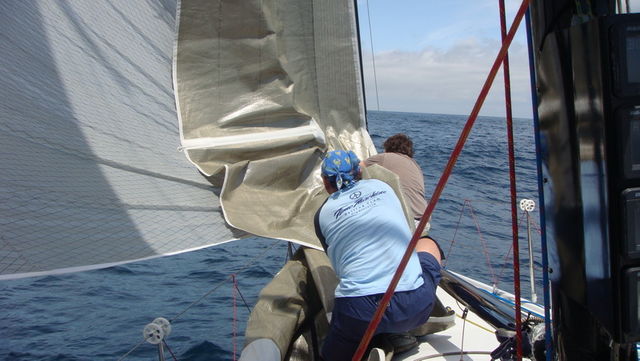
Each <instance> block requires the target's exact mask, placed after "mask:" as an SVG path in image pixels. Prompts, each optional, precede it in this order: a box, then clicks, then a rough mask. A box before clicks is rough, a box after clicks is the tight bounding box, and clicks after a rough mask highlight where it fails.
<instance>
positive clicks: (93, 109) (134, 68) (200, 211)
mask: <svg viewBox="0 0 640 361" xmlns="http://www.w3.org/2000/svg"><path fill="white" fill-rule="evenodd" d="M175 10H176V3H175V1H172V0H164V1H129V0H117V1H116V0H109V1H10V0H7V1H0V147H1V149H2V152H1V154H0V278H12V277H21V276H28V275H38V274H47V273H52V272H64V271H73V270H81V269H89V268H97V267H103V266H106V265H111V264H116V263H121V262H125V261H132V260H137V259H144V258H148V257H155V256H159V255H167V254H173V253H178V252H183V251H185V250H190V249H198V248H202V247H205V246H208V245H212V244H216V243H220V242H224V241H228V240H230V239H233V238H237V237H240V236H242V235H243V234H244V233H243V232H239V231H233V230H232V229H231V228H230V227H228V226H227V225H226V224H225V222H224V219H223V217H222V213H221V212H220V209H219V205H218V203H217V199H216V195H215V191H216V189H215V188H214V187H212V186H211V184H210V183H208V182H207V181H206V180H205V179H204V178H203V177H202V176H201V175H200V174H198V172H197V170H195V169H194V168H193V167H192V165H191V164H190V163H189V162H188V161H186V160H185V159H184V156H183V154H181V153H180V152H178V151H177V148H178V146H179V130H178V124H177V123H178V122H177V116H176V112H175V106H174V96H173V90H172V81H171V65H172V64H171V63H172V61H171V59H172V52H173V46H174V39H175Z"/></svg>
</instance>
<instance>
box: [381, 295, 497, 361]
mask: <svg viewBox="0 0 640 361" xmlns="http://www.w3.org/2000/svg"><path fill="white" fill-rule="evenodd" d="M437 294H438V297H439V298H440V300H441V301H442V303H443V304H444V305H445V306H449V307H451V309H453V310H454V311H455V312H456V324H455V326H454V327H451V328H449V329H447V330H445V331H442V332H438V333H436V334H431V335H426V336H424V337H421V338H419V339H418V340H419V341H420V344H419V346H418V348H414V349H412V350H410V351H407V352H404V353H402V354H399V355H395V356H394V357H393V360H394V361H400V360H406V361H418V360H461V359H462V360H489V359H490V358H491V357H490V356H489V353H490V352H491V351H493V350H495V349H496V348H497V347H498V345H499V343H498V340H497V339H496V336H495V335H494V331H495V328H494V327H493V326H491V325H489V324H488V323H487V322H485V321H483V320H482V319H481V318H480V317H478V316H477V315H475V314H474V313H472V312H469V313H468V314H467V317H466V320H463V318H462V314H463V310H464V306H463V305H459V304H458V303H457V301H456V300H455V299H454V298H453V297H451V296H450V295H449V294H448V293H447V292H445V291H444V290H443V289H441V288H438V291H437ZM461 355H462V358H461Z"/></svg>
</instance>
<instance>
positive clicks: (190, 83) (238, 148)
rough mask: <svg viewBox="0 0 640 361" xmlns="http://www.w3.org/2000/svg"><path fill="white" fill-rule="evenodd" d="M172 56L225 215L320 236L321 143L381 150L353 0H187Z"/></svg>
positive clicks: (291, 234)
mask: <svg viewBox="0 0 640 361" xmlns="http://www.w3.org/2000/svg"><path fill="white" fill-rule="evenodd" d="M174 60H175V67H174V72H175V74H174V77H175V81H176V96H177V97H176V98H177V104H178V111H179V115H180V119H181V121H180V124H181V136H182V138H181V139H182V145H183V147H184V149H185V151H186V153H187V156H188V158H189V159H190V160H191V161H192V162H193V163H194V164H195V165H196V166H197V167H198V169H199V170H200V171H201V172H202V173H203V174H205V175H207V176H208V177H209V179H210V180H211V181H212V183H213V184H219V185H222V186H223V189H222V193H221V196H220V199H221V204H222V207H223V211H224V214H225V216H226V219H227V221H228V223H229V224H231V225H233V226H234V227H236V228H239V229H242V230H245V231H247V232H249V233H252V234H257V235H260V236H264V237H272V238H280V239H287V240H292V241H295V242H298V243H301V244H305V245H310V246H316V247H317V246H319V243H318V240H317V239H316V237H315V233H314V231H313V214H314V213H315V211H316V210H317V209H318V208H319V206H320V205H321V203H322V202H323V201H324V199H325V198H326V193H325V192H324V188H323V187H322V183H321V180H320V172H319V164H320V162H321V159H322V155H323V154H324V152H325V151H326V150H327V149H336V148H340V149H352V150H354V151H355V152H356V153H357V154H358V155H359V156H360V157H363V156H366V155H368V154H369V153H370V152H372V151H373V152H375V149H374V148H373V144H372V142H371V139H370V138H369V135H368V134H367V132H366V129H365V121H364V107H363V99H362V97H363V95H362V83H361V76H360V62H359V56H358V37H357V29H356V26H355V9H354V4H353V2H351V1H300V0H278V1H262V0H253V1H251V0H249V1H241V2H239V1H208V0H194V1H183V2H182V3H181V6H180V10H179V26H178V39H177V47H176V57H175V59H174Z"/></svg>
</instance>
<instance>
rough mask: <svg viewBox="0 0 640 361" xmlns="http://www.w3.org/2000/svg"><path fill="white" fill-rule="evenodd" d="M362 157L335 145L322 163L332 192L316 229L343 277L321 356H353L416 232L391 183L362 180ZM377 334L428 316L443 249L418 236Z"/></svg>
mask: <svg viewBox="0 0 640 361" xmlns="http://www.w3.org/2000/svg"><path fill="white" fill-rule="evenodd" d="M359 164H360V160H359V159H358V157H357V156H356V155H355V154H354V153H353V152H352V151H344V150H335V151H331V152H329V153H327V155H326V157H325V159H324V160H323V162H322V180H323V182H324V187H325V189H326V190H327V192H328V193H329V197H328V198H327V200H326V201H325V203H324V204H323V205H322V206H321V207H320V209H319V210H318V212H317V213H316V216H315V229H316V234H317V235H318V238H319V239H320V242H321V243H322V245H323V247H324V248H325V250H326V252H327V255H328V256H329V259H330V260H331V264H332V265H333V268H334V270H335V272H336V275H337V276H338V279H339V283H338V286H337V287H336V290H335V297H336V298H335V303H334V308H333V312H332V317H331V325H330V330H329V333H328V335H327V337H326V339H325V343H324V345H323V347H322V352H321V354H322V357H323V358H324V359H325V360H327V361H329V360H332V361H336V360H338V361H339V360H351V357H353V354H354V353H355V351H356V349H357V347H358V344H359V343H360V340H361V338H362V336H363V335H364V332H365V330H366V328H367V326H368V324H369V321H370V320H371V319H372V317H373V314H374V313H375V310H376V308H377V307H378V303H379V301H380V300H381V299H382V296H383V295H384V292H385V291H386V290H387V287H388V286H389V283H390V282H391V279H392V278H393V275H394V273H395V271H396V269H397V267H398V265H399V264H400V260H401V259H402V256H403V255H404V252H405V250H406V248H407V246H408V244H409V241H410V239H411V236H412V234H411V230H410V228H409V225H408V224H407V220H406V218H405V216H404V212H403V210H402V205H401V203H400V200H399V199H398V197H397V196H396V195H395V193H394V191H393V189H392V188H391V187H390V186H389V185H387V184H386V183H384V182H382V181H380V180H377V179H366V180H360V166H359ZM416 251H417V252H414V254H413V255H412V256H411V258H410V260H409V263H408V264H407V267H406V269H405V271H404V273H403V275H402V277H401V278H400V281H399V283H398V286H397V287H396V291H395V293H394V295H393V297H392V299H391V302H390V303H389V307H388V308H387V310H386V312H385V314H384V316H383V318H382V321H381V322H380V324H379V326H378V328H377V330H376V334H381V333H399V332H406V331H408V330H411V329H413V328H415V327H417V326H419V325H421V324H423V323H425V322H426V320H427V318H428V317H429V314H430V312H431V310H432V309H433V305H434V302H435V290H436V287H437V285H438V282H439V281H440V251H439V250H438V247H437V246H436V244H435V243H434V242H433V241H432V240H430V239H428V238H423V239H420V240H419V241H418V244H417V246H416Z"/></svg>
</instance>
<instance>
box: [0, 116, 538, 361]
mask: <svg viewBox="0 0 640 361" xmlns="http://www.w3.org/2000/svg"><path fill="white" fill-rule="evenodd" d="M465 121H466V117H465V116H457V115H439V114H420V113H398V112H375V111H373V112H370V113H369V132H370V134H371V136H372V138H373V141H374V143H375V144H376V147H377V148H378V151H382V143H383V142H384V140H385V139H386V138H387V137H388V136H390V135H393V134H396V133H401V132H402V133H406V134H408V135H409V136H410V137H411V138H412V139H413V141H414V147H415V158H416V160H417V161H418V163H419V164H420V166H421V167H422V169H423V172H424V175H425V183H426V190H427V192H426V193H427V195H428V196H430V195H431V193H432V192H433V190H434V188H435V185H436V183H437V182H438V179H439V177H440V175H441V174H442V171H443V169H444V167H445V164H446V163H447V161H448V159H449V156H450V153H451V151H452V149H453V147H454V145H455V143H456V141H457V139H458V136H459V134H460V131H461V129H462V126H463V125H464V123H465ZM505 123H506V122H505V120H504V119H503V118H497V117H480V118H479V119H478V120H477V121H476V125H475V126H474V129H473V131H472V132H471V136H470V137H469V139H468V141H467V144H466V146H465V148H464V150H463V152H462V154H461V156H460V158H459V160H458V163H457V165H456V166H455V168H454V171H453V174H452V176H451V177H450V179H449V183H448V185H447V187H446V188H445V190H444V192H443V194H442V196H441V199H440V201H439V202H438V204H437V207H436V209H435V212H434V214H433V218H432V229H431V235H432V236H433V237H434V238H436V239H437V240H438V241H439V242H440V244H441V246H442V248H443V249H444V251H445V253H446V254H448V258H447V264H446V267H447V268H448V269H451V270H453V271H457V272H461V273H463V274H465V275H467V276H470V277H473V278H476V279H478V280H481V281H484V282H487V283H497V286H498V287H499V288H502V289H505V290H507V291H511V292H513V270H512V259H513V258H512V256H511V244H512V241H511V240H512V236H511V215H510V193H509V174H508V159H507V136H506V124H505ZM514 130H515V145H516V166H517V185H518V201H519V200H520V199H523V198H527V199H533V200H535V201H536V210H535V211H534V212H532V213H531V220H532V231H531V234H532V238H533V241H534V261H535V262H534V263H535V270H536V277H537V280H536V287H537V290H536V291H537V294H538V297H539V298H540V299H541V298H542V291H541V284H542V282H541V281H540V279H541V278H542V275H541V271H540V269H541V267H540V264H541V260H540V236H539V233H538V228H537V224H539V222H540V221H539V213H538V209H537V203H538V195H537V194H538V193H537V175H536V163H535V145H534V138H533V125H532V121H531V120H529V119H515V120H514ZM518 209H519V208H518ZM519 212H520V211H519ZM518 217H519V221H520V243H519V244H520V259H521V262H522V270H521V273H522V277H521V279H522V290H523V296H526V297H528V296H530V292H529V278H528V271H527V265H528V262H529V257H528V253H527V242H526V233H527V232H526V217H523V216H522V214H521V213H519V214H518ZM286 254H287V244H286V243H285V242H283V241H277V240H271V239H262V238H251V239H245V240H240V241H236V242H230V243H226V244H223V245H221V246H218V247H214V248H210V249H204V250H200V251H196V252H191V253H187V254H182V255H177V256H173V257H167V258H162V259H155V260H150V261H145V262H138V263H131V264H127V265H123V266H118V267H113V268H108V269H103V270H97V271H90V272H83V273H75V274H66V275H59V276H45V277H39V278H30V279H21V280H14V281H3V282H0V309H1V310H2V311H0V359H1V360H8V361H9V360H11V361H17V360H43V361H44V360H47V361H54V360H55V361H80V360H83V361H84V360H114V361H115V360H120V359H121V358H122V357H123V356H125V355H127V356H126V358H125V360H157V347H156V346H153V345H150V344H147V343H143V344H140V345H138V344H139V343H140V342H141V341H142V330H143V328H144V326H145V325H146V324H147V323H149V322H151V321H152V320H153V319H155V318H156V317H165V318H167V319H175V320H174V322H173V323H172V332H171V334H170V336H169V337H168V338H167V344H168V346H169V348H170V351H166V357H167V359H173V357H172V355H171V354H170V353H173V354H174V355H175V357H176V358H177V359H178V360H182V361H204V360H234V350H235V353H236V358H237V357H238V356H239V353H240V349H241V348H242V345H243V334H244V328H245V325H246V322H247V319H248V317H249V307H251V306H252V305H253V304H254V303H255V302H256V299H257V296H258V293H259V292H260V289H261V288H262V287H263V286H264V285H265V284H266V283H267V282H268V281H269V280H270V279H271V278H272V277H273V275H274V274H275V273H277V272H278V270H279V269H280V268H281V267H282V266H283V264H284V263H285V262H286ZM232 274H233V275H235V279H236V280H237V284H238V289H239V291H240V293H237V292H234V291H233V290H234V288H233V283H232V281H231V276H230V275H232ZM203 296H206V297H204V298H203V299H202V300H201V301H200V302H199V303H197V304H194V302H196V301H197V300H199V299H200V298H202V297H203ZM234 300H235V301H234ZM234 302H235V307H234ZM187 308H189V309H188V310H187V311H186V312H184V313H182V312H183V310H185V309H187ZM177 316H179V317H177ZM176 317H177V319H176ZM234 320H235V322H234ZM137 345H138V347H136V346H137ZM131 350H133V351H131ZM130 351H131V352H130ZM129 352H130V353H129ZM127 353H128V354H127Z"/></svg>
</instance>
